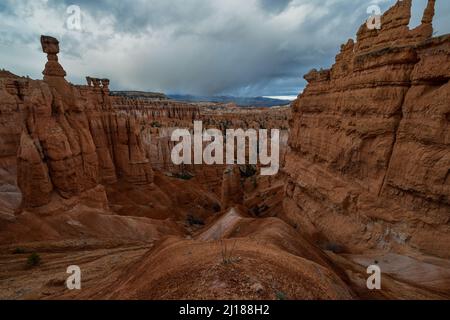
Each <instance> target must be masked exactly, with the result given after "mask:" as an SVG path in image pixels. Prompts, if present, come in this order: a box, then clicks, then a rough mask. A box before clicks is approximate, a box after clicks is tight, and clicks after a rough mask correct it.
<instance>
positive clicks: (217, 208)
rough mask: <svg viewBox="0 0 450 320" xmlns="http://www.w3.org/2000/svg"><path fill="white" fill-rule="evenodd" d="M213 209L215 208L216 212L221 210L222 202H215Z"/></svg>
mask: <svg viewBox="0 0 450 320" xmlns="http://www.w3.org/2000/svg"><path fill="white" fill-rule="evenodd" d="M212 209H213V210H214V212H215V213H217V212H220V211H221V210H222V208H221V207H220V204H218V203H214V204H213V207H212Z"/></svg>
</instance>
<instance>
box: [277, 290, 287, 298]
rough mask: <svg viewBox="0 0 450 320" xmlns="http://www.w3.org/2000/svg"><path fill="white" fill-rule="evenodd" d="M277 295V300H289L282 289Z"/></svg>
mask: <svg viewBox="0 0 450 320" xmlns="http://www.w3.org/2000/svg"><path fill="white" fill-rule="evenodd" d="M275 296H276V297H277V300H287V296H286V294H285V293H284V292H282V291H277V292H276V293H275Z"/></svg>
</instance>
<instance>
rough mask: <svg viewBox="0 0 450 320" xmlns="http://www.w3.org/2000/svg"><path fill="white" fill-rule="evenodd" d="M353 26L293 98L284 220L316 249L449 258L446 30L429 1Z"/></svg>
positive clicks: (449, 55)
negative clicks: (436, 33) (416, 20)
mask: <svg viewBox="0 0 450 320" xmlns="http://www.w3.org/2000/svg"><path fill="white" fill-rule="evenodd" d="M410 12H411V0H405V1H399V2H397V4H396V5H395V6H393V7H392V8H391V9H389V10H388V11H387V12H386V13H385V14H384V15H383V16H382V18H381V23H382V28H381V30H369V29H368V28H367V27H366V25H365V24H364V25H362V26H361V28H360V29H359V31H358V34H357V40H356V42H354V41H353V40H349V41H348V42H347V43H346V44H345V45H342V48H341V52H340V53H339V54H338V55H337V56H336V63H335V64H334V65H333V67H332V68H331V69H329V70H320V71H317V70H313V71H311V72H310V73H308V74H307V75H306V76H305V79H306V80H307V81H308V82H309V83H308V86H307V88H306V89H305V91H304V92H303V93H302V94H301V95H300V96H299V98H298V99H297V100H296V101H295V102H294V103H293V120H292V122H291V136H290V142H289V146H290V148H291V151H290V152H288V154H287V158H286V167H285V173H286V174H287V175H288V179H287V187H286V199H285V202H284V204H285V211H286V219H287V220H288V221H290V222H291V223H292V224H295V225H298V226H299V227H300V229H301V230H302V231H303V232H304V233H306V234H309V235H310V236H312V237H314V238H315V239H316V241H317V242H318V243H320V244H322V245H324V246H326V247H337V246H338V247H341V248H343V250H347V251H349V252H360V251H361V250H365V249H368V248H376V249H389V250H391V249H394V250H403V249H407V248H410V249H411V248H412V249H416V250H419V251H421V252H425V253H428V254H433V255H436V256H440V257H445V258H448V257H450V225H449V221H450V130H449V129H450V121H449V119H450V117H449V114H450V104H449V101H450V83H449V79H450V36H449V35H446V36H441V37H437V38H432V32H433V28H432V18H433V14H434V1H431V0H430V1H429V2H428V6H427V8H426V10H425V12H424V17H423V20H422V24H421V25H420V26H419V27H417V28H416V29H414V30H409V28H408V23H409V20H410V16H411V13H410Z"/></svg>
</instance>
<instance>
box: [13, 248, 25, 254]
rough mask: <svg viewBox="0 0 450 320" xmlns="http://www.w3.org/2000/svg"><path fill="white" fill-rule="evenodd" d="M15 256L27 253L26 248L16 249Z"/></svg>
mask: <svg viewBox="0 0 450 320" xmlns="http://www.w3.org/2000/svg"><path fill="white" fill-rule="evenodd" d="M12 253H13V254H24V253H27V252H26V251H25V249H24V248H15V249H14V250H13V252H12Z"/></svg>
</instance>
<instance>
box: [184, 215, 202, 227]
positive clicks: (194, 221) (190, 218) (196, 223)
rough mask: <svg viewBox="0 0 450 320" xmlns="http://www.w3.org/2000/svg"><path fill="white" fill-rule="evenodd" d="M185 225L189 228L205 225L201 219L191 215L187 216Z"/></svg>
mask: <svg viewBox="0 0 450 320" xmlns="http://www.w3.org/2000/svg"><path fill="white" fill-rule="evenodd" d="M187 223H188V224H189V225H190V226H204V225H205V222H204V221H203V220H202V219H200V218H196V217H194V216H193V215H191V214H190V215H188V216H187Z"/></svg>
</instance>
